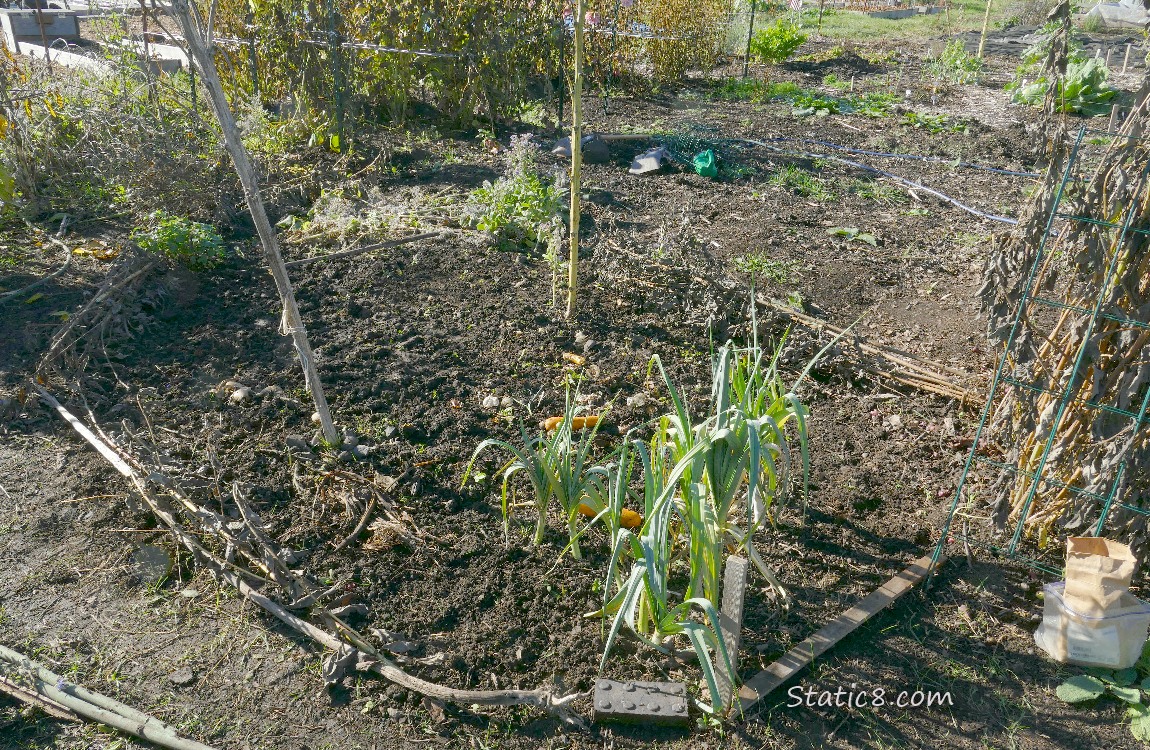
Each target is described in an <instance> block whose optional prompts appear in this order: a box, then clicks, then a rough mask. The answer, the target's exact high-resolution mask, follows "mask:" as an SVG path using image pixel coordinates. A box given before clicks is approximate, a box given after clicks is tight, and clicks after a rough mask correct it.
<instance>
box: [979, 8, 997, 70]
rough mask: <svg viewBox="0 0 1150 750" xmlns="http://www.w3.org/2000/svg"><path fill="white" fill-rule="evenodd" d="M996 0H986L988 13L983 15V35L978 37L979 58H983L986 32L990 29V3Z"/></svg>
mask: <svg viewBox="0 0 1150 750" xmlns="http://www.w3.org/2000/svg"><path fill="white" fill-rule="evenodd" d="M992 2H994V0H986V14H985V15H983V17H982V35H981V36H979V38H978V59H979V60H981V59H982V51H983V50H984V49H985V48H986V34H987V32H988V31H990V4H991V3H992Z"/></svg>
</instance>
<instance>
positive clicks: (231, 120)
mask: <svg viewBox="0 0 1150 750" xmlns="http://www.w3.org/2000/svg"><path fill="white" fill-rule="evenodd" d="M171 13H172V15H174V16H175V17H176V20H177V21H179V24H180V29H181V30H182V31H183V33H184V39H185V40H186V41H187V45H188V56H189V57H190V58H191V60H192V61H193V62H194V63H195V65H196V67H198V68H199V69H200V78H201V79H202V80H203V83H204V88H205V89H206V90H207V92H208V99H209V100H211V102H212V109H213V110H215V113H216V118H217V119H218V120H219V122H220V131H221V132H222V133H223V137H224V148H226V149H227V151H228V153H229V154H230V155H231V157H232V163H233V164H234V165H235V168H236V174H237V175H239V178H240V184H241V185H242V186H243V189H244V199H245V200H246V201H247V204H248V210H249V211H251V214H252V221H253V222H254V223H255V225H256V232H257V233H258V234H259V236H260V244H261V245H262V246H263V251H264V258H265V260H266V261H267V264H268V267H269V269H270V270H271V273H272V278H274V279H275V282H276V290H277V291H279V295H280V301H281V302H282V303H283V321H282V324H281V330H282V332H283V333H284V335H290V336H291V337H292V343H294V344H295V348H296V352H297V353H298V354H299V360H300V365H301V366H302V367H303V375H304V385H305V386H307V389H308V391H310V392H311V395H312V398H313V399H315V410H316V413H317V414H319V422H320V427H321V428H322V429H323V436H324V439H325V440H327V441H328V442H329V443H335V442H337V441H338V440H339V433H337V432H336V430H335V424H334V423H332V421H331V411H330V410H329V409H328V405H327V398H326V397H325V396H324V393H323V384H322V383H320V380H319V372H318V371H317V370H316V367H315V356H314V355H313V354H312V351H311V344H310V343H308V339H307V330H306V329H305V328H304V325H303V320H302V319H301V318H300V314H299V307H298V306H297V305H296V301H295V291H294V290H293V289H292V285H291V278H290V277H288V272H287V268H285V267H284V260H283V256H282V255H281V254H280V246H279V240H278V238H277V237H276V232H275V229H273V228H272V224H271V222H270V221H269V220H268V214H267V211H266V210H265V209H264V200H263V196H262V195H261V194H260V186H259V179H258V178H257V177H256V171H255V168H254V167H253V166H252V160H251V157H250V156H249V155H248V150H247V149H246V148H244V144H243V141H242V140H241V139H240V130H239V128H238V127H237V126H236V118H235V115H233V114H232V110H231V107H229V106H228V100H227V98H226V97H225V96H224V87H223V85H221V84H220V75H219V73H218V72H217V71H216V63H215V60H214V59H213V58H212V53H211V51H210V50H209V49H208V45H207V44H206V43H205V42H204V38H203V36H202V34H201V32H200V25H199V23H198V22H197V21H196V19H195V18H194V17H193V16H192V8H191V6H190V5H189V4H188V0H172V4H171Z"/></svg>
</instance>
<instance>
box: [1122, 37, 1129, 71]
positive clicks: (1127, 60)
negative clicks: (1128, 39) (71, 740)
mask: <svg viewBox="0 0 1150 750" xmlns="http://www.w3.org/2000/svg"><path fill="white" fill-rule="evenodd" d="M1129 64H1130V45H1129V44H1127V45H1126V57H1124V58H1122V75H1126V67H1127V66H1128V65H1129Z"/></svg>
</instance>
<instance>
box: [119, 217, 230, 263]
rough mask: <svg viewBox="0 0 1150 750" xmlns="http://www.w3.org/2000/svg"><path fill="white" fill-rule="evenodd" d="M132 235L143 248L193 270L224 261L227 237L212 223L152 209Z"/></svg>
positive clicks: (134, 240)
mask: <svg viewBox="0 0 1150 750" xmlns="http://www.w3.org/2000/svg"><path fill="white" fill-rule="evenodd" d="M131 239H132V241H133V242H135V243H136V244H137V245H139V246H140V249H141V250H144V251H146V252H149V253H155V254H157V255H163V256H164V257H166V258H168V259H170V260H173V261H175V262H177V263H180V264H181V265H184V266H187V267H188V268H190V269H192V270H193V271H205V270H208V269H211V268H215V267H216V266H218V265H219V264H221V263H223V262H224V259H225V258H226V257H227V252H226V250H225V248H224V240H223V238H222V237H220V234H219V232H217V231H216V230H215V227H213V226H211V225H210V224H203V223H200V222H198V221H191V220H190V219H185V218H183V217H181V216H173V215H171V214H169V213H167V212H166V211H153V212H152V213H151V214H150V215H149V216H148V219H147V222H146V223H144V224H143V225H141V226H139V227H137V228H136V230H135V231H134V232H133V233H132V236H131Z"/></svg>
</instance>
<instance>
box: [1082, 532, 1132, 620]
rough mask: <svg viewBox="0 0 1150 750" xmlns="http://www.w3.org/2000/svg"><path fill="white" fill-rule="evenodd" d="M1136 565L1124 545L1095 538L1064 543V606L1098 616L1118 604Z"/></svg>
mask: <svg viewBox="0 0 1150 750" xmlns="http://www.w3.org/2000/svg"><path fill="white" fill-rule="evenodd" d="M1136 567H1138V561H1137V560H1136V559H1135V558H1134V554H1133V553H1132V552H1131V551H1130V548H1129V547H1127V546H1126V545H1125V544H1121V543H1119V542H1115V541H1111V540H1109V539H1102V538H1101V537H1095V536H1077V537H1070V538H1069V539H1067V540H1066V594H1065V600H1066V605H1067V606H1068V607H1070V608H1071V609H1072V610H1074V611H1075V612H1078V613H1079V614H1083V615H1088V616H1094V617H1096V616H1098V615H1101V614H1103V613H1105V612H1106V611H1107V610H1108V609H1110V608H1112V607H1115V606H1117V605H1118V604H1119V602H1120V600H1121V599H1122V596H1123V594H1125V593H1127V591H1128V589H1129V588H1130V578H1131V576H1133V575H1134V569H1135V568H1136Z"/></svg>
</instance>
